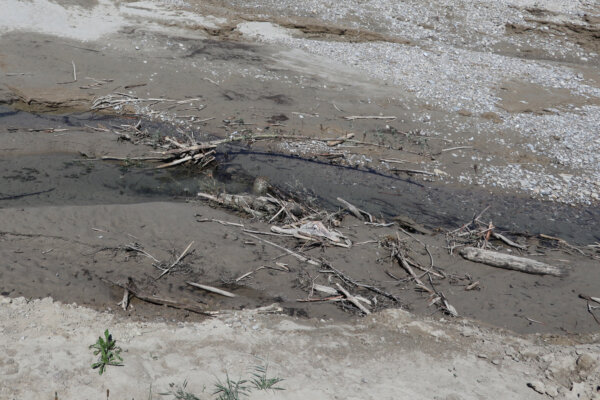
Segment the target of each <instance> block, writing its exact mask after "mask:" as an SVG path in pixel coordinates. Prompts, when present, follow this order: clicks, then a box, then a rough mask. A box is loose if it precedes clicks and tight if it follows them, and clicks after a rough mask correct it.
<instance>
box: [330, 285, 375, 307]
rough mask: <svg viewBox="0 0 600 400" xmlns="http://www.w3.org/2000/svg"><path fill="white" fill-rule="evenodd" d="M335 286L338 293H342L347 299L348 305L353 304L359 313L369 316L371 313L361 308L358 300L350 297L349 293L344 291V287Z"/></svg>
mask: <svg viewBox="0 0 600 400" xmlns="http://www.w3.org/2000/svg"><path fill="white" fill-rule="evenodd" d="M335 285H336V286H337V287H338V290H339V291H340V292H342V293H343V294H344V296H346V299H347V300H348V301H349V302H350V303H352V304H354V305H355V306H356V307H358V309H359V310H360V311H362V312H364V313H365V314H367V315H369V314H371V311H369V310H368V309H367V307H365V306H363V305H362V304H361V303H360V301H358V300H357V299H356V297H354V296H352V295H351V294H350V292H348V291H347V290H346V289H344V287H343V286H342V285H340V284H339V283H336V284H335Z"/></svg>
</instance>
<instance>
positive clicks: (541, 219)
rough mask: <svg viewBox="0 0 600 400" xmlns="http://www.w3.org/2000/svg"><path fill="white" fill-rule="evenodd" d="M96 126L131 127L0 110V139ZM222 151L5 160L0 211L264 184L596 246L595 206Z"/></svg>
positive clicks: (423, 218)
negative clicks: (151, 157)
mask: <svg viewBox="0 0 600 400" xmlns="http://www.w3.org/2000/svg"><path fill="white" fill-rule="evenodd" d="M97 122H101V123H103V124H104V125H106V126H110V125H114V126H117V125H119V124H122V123H129V124H130V123H131V120H125V119H122V118H118V117H108V116H98V115H93V114H78V115H48V114H44V115H34V114H30V113H26V112H22V111H13V110H11V109H9V108H7V107H0V132H1V130H4V129H10V127H15V126H18V127H19V128H20V129H24V128H28V129H37V128H48V127H49V126H59V125H60V126H70V127H78V126H81V127H83V126H84V125H89V124H92V123H97ZM145 127H147V129H148V130H149V132H150V134H151V135H155V136H157V135H160V134H164V132H168V131H169V129H170V128H169V127H168V126H164V125H158V124H153V123H148V124H145ZM171 130H172V129H171ZM217 150H218V163H217V167H216V168H215V169H214V170H213V171H211V173H208V174H207V173H202V172H199V171H197V170H196V169H193V168H188V167H180V168H173V169H169V170H154V169H152V168H151V165H148V164H141V163H133V164H132V163H128V164H126V163H122V162H102V161H92V160H86V159H85V158H83V157H76V156H74V155H73V154H72V153H71V154H69V153H66V152H65V153H48V154H35V155H27V156H18V157H4V158H0V171H1V174H0V207H10V206H14V205H15V202H16V201H18V204H19V205H22V206H27V205H53V204H74V205H75V204H111V203H134V202H143V201H154V200H167V199H173V198H174V197H184V198H194V197H195V194H196V193H197V192H198V191H208V192H214V191H227V192H229V193H240V192H245V191H248V190H249V189H250V187H251V185H252V182H253V180H254V178H255V177H257V176H264V177H267V178H268V179H269V181H270V182H271V183H272V184H274V185H276V186H278V187H280V188H282V189H284V190H287V191H292V192H299V193H301V194H302V195H303V196H309V197H312V198H314V200H315V201H316V202H317V203H319V204H320V205H321V206H323V207H325V208H328V209H331V210H333V209H336V208H337V207H339V202H338V201H337V200H336V198H337V197H342V198H344V199H345V200H347V201H349V202H351V203H353V204H355V205H356V206H358V207H360V208H363V209H364V210H366V211H368V212H369V213H371V214H373V215H376V216H384V217H392V216H394V215H398V214H401V215H405V216H410V217H411V218H413V219H414V220H416V221H417V222H419V223H421V224H424V225H426V226H428V227H430V228H436V227H444V228H453V227H458V226H460V225H462V224H464V223H465V222H467V221H469V220H470V219H472V218H473V216H474V215H476V214H479V213H480V212H481V211H482V210H484V209H485V208H486V207H488V206H489V209H488V211H486V213H485V214H484V216H483V219H484V220H490V221H493V222H494V224H495V225H496V226H498V227H500V228H501V229H504V230H507V231H514V232H525V233H530V234H537V233H545V234H549V235H554V236H558V237H561V238H563V239H565V240H567V241H570V242H574V243H579V244H585V243H593V242H596V241H600V232H599V231H598V230H597V226H598V225H600V209H598V208H594V207H571V206H568V205H563V204H556V203H551V202H542V201H539V200H534V199H529V198H525V197H521V196H517V195H514V194H505V193H491V192H489V191H487V190H484V189H481V188H477V187H470V188H463V187H456V186H451V185H440V184H435V183H429V182H419V181H415V180H412V179H411V178H407V179H404V178H399V177H396V176H391V175H385V174H381V173H378V172H376V171H372V170H357V169H355V168H348V167H341V166H336V165H330V164H326V163H323V162H319V161H314V160H307V159H300V158H297V157H291V156H286V155H280V154H270V153H261V152H254V151H251V150H248V149H247V148H243V147H240V146H232V145H227V146H221V147H219V148H218V149H217ZM37 192H41V193H39V194H36V193H37Z"/></svg>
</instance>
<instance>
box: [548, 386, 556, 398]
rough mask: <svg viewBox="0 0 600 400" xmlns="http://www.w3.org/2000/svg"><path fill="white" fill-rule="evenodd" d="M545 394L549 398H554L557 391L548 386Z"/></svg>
mask: <svg viewBox="0 0 600 400" xmlns="http://www.w3.org/2000/svg"><path fill="white" fill-rule="evenodd" d="M546 394H547V395H548V396H550V397H553V398H554V397H556V396H558V389H557V388H555V387H554V386H550V387H547V388H546Z"/></svg>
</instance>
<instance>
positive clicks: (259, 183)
mask: <svg viewBox="0 0 600 400" xmlns="http://www.w3.org/2000/svg"><path fill="white" fill-rule="evenodd" d="M270 186H271V185H269V181H268V180H267V178H265V177H264V176H259V177H257V178H256V179H255V180H254V185H252V193H254V194H255V195H257V196H262V195H265V194H267V191H268V190H269V187H270Z"/></svg>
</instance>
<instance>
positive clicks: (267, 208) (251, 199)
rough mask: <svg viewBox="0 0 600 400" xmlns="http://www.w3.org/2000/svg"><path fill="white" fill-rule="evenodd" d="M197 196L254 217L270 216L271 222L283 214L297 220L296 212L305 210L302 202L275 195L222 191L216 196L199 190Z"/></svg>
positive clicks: (299, 213) (286, 217) (300, 213)
mask: <svg viewBox="0 0 600 400" xmlns="http://www.w3.org/2000/svg"><path fill="white" fill-rule="evenodd" d="M197 196H198V197H201V198H203V199H207V200H211V201H214V202H217V203H219V204H221V205H224V206H227V207H231V208H233V209H236V210H239V211H244V212H245V213H247V214H249V215H251V216H253V217H254V218H259V219H266V218H267V217H270V220H269V222H271V221H272V220H274V219H275V218H277V217H278V216H280V215H283V217H282V218H283V219H284V220H291V221H297V220H298V218H297V217H296V216H295V215H294V214H297V215H302V214H303V213H304V212H305V210H304V208H303V207H302V206H301V205H300V204H298V203H296V202H294V201H284V200H279V199H277V198H275V197H273V196H254V195H249V194H244V195H241V194H228V193H221V194H219V195H218V196H215V195H212V194H210V193H204V192H199V193H198V194H197Z"/></svg>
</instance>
